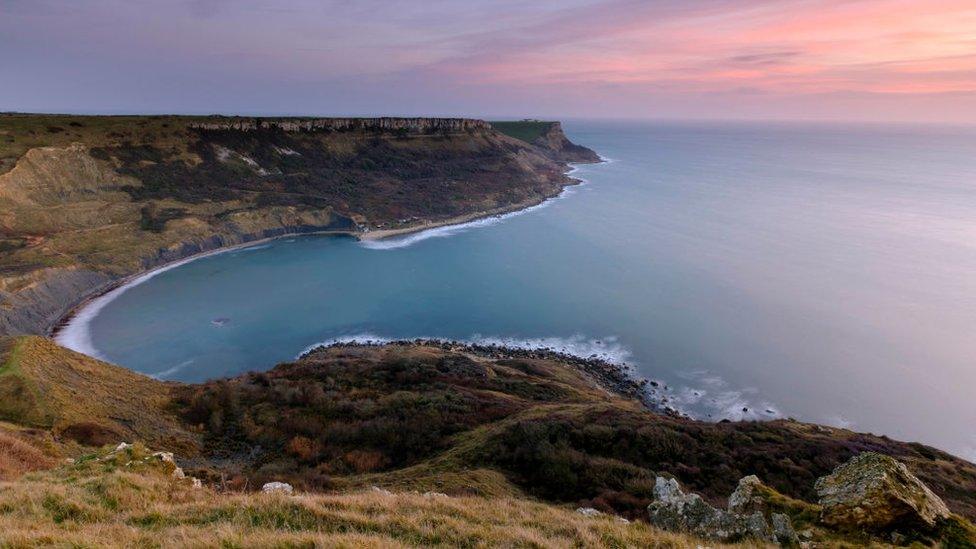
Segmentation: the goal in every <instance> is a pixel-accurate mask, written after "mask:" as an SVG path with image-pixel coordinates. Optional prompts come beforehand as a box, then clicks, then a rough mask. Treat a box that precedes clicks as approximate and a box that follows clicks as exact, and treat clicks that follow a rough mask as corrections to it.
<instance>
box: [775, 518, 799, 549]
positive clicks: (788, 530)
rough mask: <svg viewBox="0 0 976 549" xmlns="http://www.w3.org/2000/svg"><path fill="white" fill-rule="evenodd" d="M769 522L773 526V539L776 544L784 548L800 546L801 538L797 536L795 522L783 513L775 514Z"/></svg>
mask: <svg viewBox="0 0 976 549" xmlns="http://www.w3.org/2000/svg"><path fill="white" fill-rule="evenodd" d="M769 522H770V523H771V524H772V526H773V537H774V538H776V543H779V544H780V545H782V546H784V547H797V546H799V545H800V536H798V535H796V530H794V529H793V521H792V520H790V517H788V516H786V515H784V514H783V513H773V514H772V515H770V517H769Z"/></svg>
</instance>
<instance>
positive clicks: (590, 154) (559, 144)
mask: <svg viewBox="0 0 976 549" xmlns="http://www.w3.org/2000/svg"><path fill="white" fill-rule="evenodd" d="M491 125H492V126H493V127H494V128H495V129H497V130H498V131H500V132H502V133H504V134H506V135H509V136H511V137H514V138H516V139H519V140H521V141H524V142H526V143H529V144H531V145H532V146H534V147H535V148H536V149H537V150H539V151H542V152H543V154H545V155H546V156H548V157H549V158H553V159H556V160H559V161H561V162H578V163H588V162H600V161H601V158H600V155H598V154H597V153H595V152H594V151H592V150H590V149H588V148H586V147H583V146H581V145H577V144H575V143H573V142H572V141H570V140H569V138H567V137H566V134H565V133H564V132H563V126H562V124H561V123H560V122H543V121H538V120H523V121H521V122H492V123H491Z"/></svg>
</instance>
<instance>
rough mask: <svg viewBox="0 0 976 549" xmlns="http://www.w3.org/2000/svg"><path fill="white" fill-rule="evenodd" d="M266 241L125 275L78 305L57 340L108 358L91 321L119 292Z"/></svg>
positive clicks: (63, 345) (101, 358)
mask: <svg viewBox="0 0 976 549" xmlns="http://www.w3.org/2000/svg"><path fill="white" fill-rule="evenodd" d="M263 242H264V241H263V240H257V241H254V242H251V243H245V244H241V245H238V246H229V247H226V248H219V249H217V250H211V251H209V252H204V253H200V254H196V255H192V256H190V257H186V258H183V259H180V260H177V261H173V262H171V263H167V264H165V265H162V266H159V267H156V268H154V269H151V270H149V271H146V272H144V273H141V274H138V275H135V276H133V277H131V278H128V279H123V280H122V281H120V282H119V283H117V284H116V285H115V287H113V288H112V289H110V290H109V291H107V292H105V293H103V294H101V295H98V296H96V297H94V298H92V299H91V300H89V301H88V302H86V303H83V304H82V305H80V306H79V307H78V308H77V309H75V311H74V312H73V313H72V314H71V315H70V317H69V318H68V320H67V322H65V323H64V325H63V326H61V327H60V328H59V329H58V330H57V331H56V333H55V334H54V341H56V342H57V343H58V345H61V346H62V347H67V348H68V349H71V350H72V351H77V352H79V353H82V354H85V355H88V356H90V357H92V358H97V359H100V360H105V357H104V356H102V354H101V353H100V352H99V351H98V349H97V348H96V347H95V344H94V342H93V341H92V335H91V323H92V321H93V320H94V319H95V317H97V316H98V314H99V313H100V312H102V309H104V308H105V307H107V306H108V304H109V303H111V302H113V301H115V300H116V299H118V298H119V296H121V295H122V294H124V293H125V292H127V291H129V290H131V289H132V288H135V287H136V286H138V285H140V284H142V283H144V282H146V281H148V280H150V279H152V278H153V277H155V276H158V275H160V274H162V273H165V272H166V271H169V270H172V269H175V268H177V267H181V266H183V265H186V264H187V263H190V262H193V261H196V260H198V259H203V258H205V257H211V256H214V255H217V254H222V253H228V252H234V251H242V250H246V249H249V248H254V249H260V248H262V247H269V246H270V244H262V243H263Z"/></svg>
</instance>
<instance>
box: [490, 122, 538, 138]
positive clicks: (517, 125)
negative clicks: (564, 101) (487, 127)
mask: <svg viewBox="0 0 976 549" xmlns="http://www.w3.org/2000/svg"><path fill="white" fill-rule="evenodd" d="M553 124H554V122H544V121H541V120H521V121H518V122H492V123H491V127H493V128H495V129H496V130H498V131H500V132H501V133H503V134H505V135H507V136H509V137H514V138H515V139H520V140H522V141H525V142H526V143H533V142H535V140H536V139H538V138H540V137H542V136H543V135H545V133H546V132H547V131H549V128H551V127H552V125H553Z"/></svg>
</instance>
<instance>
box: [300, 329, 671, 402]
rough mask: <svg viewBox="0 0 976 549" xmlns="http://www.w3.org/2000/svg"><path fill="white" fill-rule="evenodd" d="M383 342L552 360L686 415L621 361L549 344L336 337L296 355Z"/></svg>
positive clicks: (627, 394)
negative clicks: (521, 345) (530, 345)
mask: <svg viewBox="0 0 976 549" xmlns="http://www.w3.org/2000/svg"><path fill="white" fill-rule="evenodd" d="M386 346H397V347H429V348H433V349H439V350H442V351H451V352H461V353H465V354H469V355H473V356H477V357H480V358H487V359H490V360H504V359H513V360H523V359H530V360H553V361H558V362H561V363H564V364H566V365H568V366H571V367H574V368H576V369H577V370H579V371H580V372H582V373H583V374H584V375H585V376H586V377H588V378H589V379H590V380H591V381H593V382H594V383H595V384H596V385H597V386H598V387H600V388H601V389H603V390H604V391H606V392H608V393H612V394H615V395H618V396H621V397H624V398H627V399H632V400H638V401H640V402H641V403H642V404H643V405H644V406H645V407H646V408H647V409H648V410H650V411H652V412H655V413H659V414H665V415H668V416H671V417H686V416H685V415H684V414H681V413H680V412H678V411H677V410H675V409H674V408H672V407H670V406H668V405H667V399H666V398H665V397H662V396H659V395H658V394H657V393H656V392H655V391H652V390H650V389H649V387H650V386H652V384H654V382H652V381H651V380H649V379H646V378H642V377H639V376H638V375H637V374H636V372H635V371H634V370H633V369H632V368H630V367H628V366H625V365H622V364H617V363H614V362H611V361H608V360H604V359H602V358H599V357H597V356H589V357H581V356H577V355H573V354H569V353H564V352H560V351H557V350H555V349H552V348H550V347H540V348H534V349H521V348H517V347H507V346H504V345H486V344H479V343H469V342H464V341H453V340H445V339H425V338H420V339H397V340H390V341H386V340H378V341H337V342H334V343H329V344H323V345H318V346H316V347H313V348H311V349H308V350H307V351H305V352H303V353H302V354H301V355H299V357H298V358H299V359H302V358H305V357H307V356H309V355H313V354H315V353H316V352H319V351H322V350H327V349H334V348H346V347H362V348H377V347H386Z"/></svg>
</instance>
